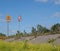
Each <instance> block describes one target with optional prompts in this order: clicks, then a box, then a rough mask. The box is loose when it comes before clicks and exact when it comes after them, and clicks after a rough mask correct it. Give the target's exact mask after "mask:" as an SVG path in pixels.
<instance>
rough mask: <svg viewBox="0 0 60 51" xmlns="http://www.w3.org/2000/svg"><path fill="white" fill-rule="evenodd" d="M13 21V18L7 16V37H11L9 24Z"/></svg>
mask: <svg viewBox="0 0 60 51" xmlns="http://www.w3.org/2000/svg"><path fill="white" fill-rule="evenodd" d="M10 21H11V17H10V16H6V22H7V36H9V23H10Z"/></svg>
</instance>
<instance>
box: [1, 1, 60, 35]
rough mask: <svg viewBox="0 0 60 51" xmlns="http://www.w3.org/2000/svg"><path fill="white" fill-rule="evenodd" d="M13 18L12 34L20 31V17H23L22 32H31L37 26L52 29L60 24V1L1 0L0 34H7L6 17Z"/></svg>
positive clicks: (11, 24)
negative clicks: (54, 25)
mask: <svg viewBox="0 0 60 51" xmlns="http://www.w3.org/2000/svg"><path fill="white" fill-rule="evenodd" d="M7 15H10V16H11V19H12V20H11V22H10V25H9V26H10V34H15V33H16V31H17V30H18V20H17V18H18V16H22V21H21V22H20V31H21V32H23V31H24V30H26V31H27V32H30V31H31V27H32V26H34V27H36V26H37V24H40V25H42V26H45V27H47V28H50V27H51V26H52V25H53V24H56V23H60V0H0V32H1V33H5V34H7V23H6V16H7Z"/></svg>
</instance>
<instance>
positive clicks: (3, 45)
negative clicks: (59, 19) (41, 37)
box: [0, 40, 60, 51]
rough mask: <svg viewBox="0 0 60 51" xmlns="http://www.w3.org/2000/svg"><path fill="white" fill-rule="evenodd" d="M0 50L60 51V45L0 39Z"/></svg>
mask: <svg viewBox="0 0 60 51" xmlns="http://www.w3.org/2000/svg"><path fill="white" fill-rule="evenodd" d="M0 51H60V46H54V45H52V44H49V43H47V44H31V43H29V42H27V41H24V42H4V41H1V40H0Z"/></svg>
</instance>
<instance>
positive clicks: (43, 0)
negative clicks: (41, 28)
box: [35, 0, 60, 5]
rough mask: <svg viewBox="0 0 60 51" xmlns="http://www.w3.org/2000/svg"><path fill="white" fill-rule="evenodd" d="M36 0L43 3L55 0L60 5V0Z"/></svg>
mask: <svg viewBox="0 0 60 51" xmlns="http://www.w3.org/2000/svg"><path fill="white" fill-rule="evenodd" d="M35 1H36V2H43V3H47V2H51V3H52V2H53V3H54V4H56V5H60V0H35Z"/></svg>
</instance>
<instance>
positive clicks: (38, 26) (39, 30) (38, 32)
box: [37, 24, 43, 35]
mask: <svg viewBox="0 0 60 51" xmlns="http://www.w3.org/2000/svg"><path fill="white" fill-rule="evenodd" d="M42 30H43V27H42V26H41V25H39V24H38V25H37V34H38V35H40V34H41V33H42Z"/></svg>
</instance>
